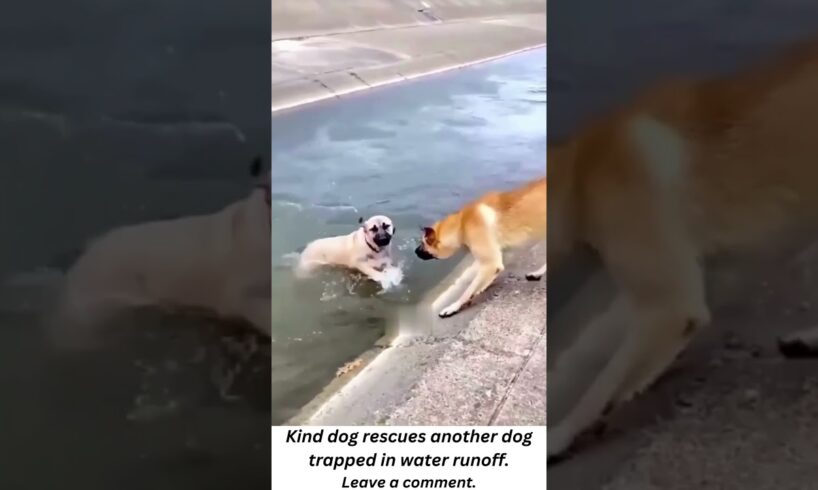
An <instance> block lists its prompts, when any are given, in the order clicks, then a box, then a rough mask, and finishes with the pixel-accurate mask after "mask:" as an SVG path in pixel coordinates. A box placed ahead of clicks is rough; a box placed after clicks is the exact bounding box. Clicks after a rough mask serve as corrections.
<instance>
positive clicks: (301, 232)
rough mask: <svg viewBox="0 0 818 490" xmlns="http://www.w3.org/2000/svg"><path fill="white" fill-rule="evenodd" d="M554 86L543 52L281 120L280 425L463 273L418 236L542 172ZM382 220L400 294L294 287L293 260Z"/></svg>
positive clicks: (332, 273) (276, 386) (347, 277)
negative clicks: (398, 319)
mask: <svg viewBox="0 0 818 490" xmlns="http://www.w3.org/2000/svg"><path fill="white" fill-rule="evenodd" d="M545 77H546V61H545V50H544V49H538V50H533V51H529V52H526V53H522V54H519V55H515V56H513V57H509V58H505V59H502V60H499V61H495V62H492V63H487V64H483V65H477V66H474V67H470V68H467V69H463V70H458V71H454V72H449V73H446V74H442V75H438V76H434V77H431V78H426V79H421V80H418V81H414V82H411V83H405V84H399V85H396V86H390V87H383V88H378V89H373V90H371V91H368V92H365V93H361V94H356V95H353V96H350V97H347V98H344V99H340V100H336V101H331V102H326V103H320V104H318V105H314V106H308V107H305V108H302V109H299V110H297V111H292V112H288V113H282V114H275V115H274V116H273V120H272V122H273V176H272V178H273V184H272V190H273V241H272V244H273V245H272V253H273V261H274V263H277V264H278V267H275V266H274V271H273V308H274V310H273V311H274V320H273V339H274V340H273V347H272V361H273V374H272V382H273V421H274V423H280V422H282V421H284V420H286V419H287V418H288V417H290V416H292V415H294V414H295V413H296V411H297V410H298V408H300V407H301V406H302V405H303V404H304V403H305V402H307V401H309V399H310V398H312V397H313V396H314V395H315V394H317V392H318V391H319V390H320V389H321V387H323V386H324V385H325V384H326V383H327V382H328V381H329V380H330V379H332V377H333V376H334V374H335V371H336V370H337V368H338V367H340V366H341V365H342V364H343V363H344V362H347V361H349V360H352V359H354V358H355V357H356V356H357V355H359V354H360V353H361V352H363V351H364V350H366V349H368V348H369V347H371V346H372V344H373V342H374V341H375V340H376V339H377V338H379V337H380V336H381V335H382V334H383V333H384V331H385V329H386V328H387V327H388V325H389V322H390V319H391V318H392V316H393V315H394V314H395V312H396V311H397V309H398V307H400V306H406V305H412V304H415V303H416V302H417V301H418V300H419V299H420V298H421V297H422V296H423V294H424V293H425V292H426V291H428V290H429V289H430V288H431V287H432V286H434V285H435V284H437V283H438V282H439V281H440V280H441V279H442V278H443V277H444V276H445V274H446V273H448V272H449V271H450V270H451V268H452V267H453V266H455V265H456V263H457V260H456V259H451V260H449V261H439V262H421V261H419V260H418V259H416V258H415V257H414V254H413V250H414V248H415V247H416V246H417V240H418V237H419V230H418V227H419V226H421V225H427V224H431V223H432V222H433V221H435V220H437V219H439V218H441V217H442V216H444V215H445V214H448V213H449V212H452V211H455V210H457V209H458V208H460V207H461V206H462V205H463V204H465V203H466V202H468V201H469V200H471V199H474V198H476V197H479V196H480V195H481V194H482V193H484V192H486V191H488V190H491V189H502V188H509V187H513V186H514V185H516V184H518V183H520V182H522V181H525V180H528V179H530V178H532V177H535V176H540V175H542V174H543V173H544V171H545V152H546V123H545V121H546V113H545V110H546V91H545ZM374 214H386V215H388V216H389V217H390V218H392V220H393V222H394V224H395V227H396V230H397V233H396V237H395V242H394V245H393V247H394V251H395V255H396V262H397V265H398V266H399V267H400V274H402V276H403V277H402V280H401V281H400V284H399V285H398V286H393V287H390V288H388V289H387V290H383V288H382V287H381V286H380V285H378V284H375V283H373V282H372V281H369V280H366V279H365V278H363V277H361V276H360V275H358V274H355V273H349V272H345V271H339V270H326V271H323V272H322V273H320V274H319V275H318V276H317V277H315V278H311V279H308V280H304V281H296V280H294V278H293V275H292V273H291V271H290V270H289V269H288V266H289V265H290V264H291V263H292V260H293V257H294V255H293V252H294V251H296V250H298V249H300V247H302V246H304V245H305V244H306V243H308V242H309V241H311V240H313V239H316V238H320V237H325V236H332V235H340V234H347V233H349V232H351V231H352V230H354V229H355V228H356V226H357V220H358V218H359V217H360V216H363V217H364V218H368V217H369V216H371V215H374Z"/></svg>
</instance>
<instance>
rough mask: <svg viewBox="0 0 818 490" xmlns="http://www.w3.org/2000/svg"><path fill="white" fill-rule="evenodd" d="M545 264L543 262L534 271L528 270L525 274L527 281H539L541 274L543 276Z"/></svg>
mask: <svg viewBox="0 0 818 490" xmlns="http://www.w3.org/2000/svg"><path fill="white" fill-rule="evenodd" d="M547 266H548V264H543V265H542V267H540V268H539V269H537V270H535V271H534V272H529V273H528V274H526V275H525V278H526V279H528V280H529V281H539V280H540V279H542V278H543V276H545V269H546V267H547Z"/></svg>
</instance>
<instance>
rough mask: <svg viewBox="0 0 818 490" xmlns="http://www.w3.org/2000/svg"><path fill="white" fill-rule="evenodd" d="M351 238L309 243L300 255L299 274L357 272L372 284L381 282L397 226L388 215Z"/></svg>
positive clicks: (365, 225) (389, 261) (363, 224)
mask: <svg viewBox="0 0 818 490" xmlns="http://www.w3.org/2000/svg"><path fill="white" fill-rule="evenodd" d="M358 223H359V224H360V225H361V226H359V227H358V229H356V230H355V231H353V232H352V233H350V234H348V235H341V236H335V237H329V238H321V239H318V240H315V241H313V242H310V244H308V245H307V246H306V248H304V251H303V252H301V256H300V258H299V261H298V264H297V265H296V275H297V276H298V277H302V278H303V277H306V276H308V275H309V274H310V273H311V272H313V271H314V270H315V269H317V268H319V267H322V266H327V265H330V266H333V265H334V266H341V267H347V268H349V269H355V270H358V271H360V272H362V273H363V274H365V275H366V276H367V277H369V278H370V279H372V280H373V281H378V282H382V281H383V280H384V279H385V270H386V269H387V267H389V266H391V265H392V237H393V236H394V235H395V226H394V225H393V224H392V220H390V219H389V218H388V217H386V216H373V217H371V218H369V219H368V220H366V221H364V220H363V218H360V219H359V220H358Z"/></svg>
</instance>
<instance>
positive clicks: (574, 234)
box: [548, 44, 818, 458]
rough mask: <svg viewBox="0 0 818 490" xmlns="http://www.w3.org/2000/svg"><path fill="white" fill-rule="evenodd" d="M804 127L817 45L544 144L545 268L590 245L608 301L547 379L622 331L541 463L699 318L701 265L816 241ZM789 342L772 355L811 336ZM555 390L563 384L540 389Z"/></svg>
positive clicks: (817, 86)
mask: <svg viewBox="0 0 818 490" xmlns="http://www.w3.org/2000/svg"><path fill="white" fill-rule="evenodd" d="M815 127H818V44H815V45H812V46H809V47H806V48H805V49H802V50H799V51H798V52H796V53H794V54H793V55H792V56H786V57H784V58H783V60H779V61H777V62H775V63H772V64H768V65H766V66H762V67H761V68H759V69H754V70H750V71H748V72H746V73H743V74H739V75H737V76H732V77H729V78H724V79H716V80H706V81H691V82H688V81H678V82H672V83H668V84H665V85H662V86H660V87H658V88H657V89H656V90H653V91H649V92H648V93H646V94H644V95H643V96H642V97H640V98H639V99H637V100H636V101H634V102H633V103H632V104H631V105H629V106H627V107H625V108H623V109H621V110H619V111H617V112H615V113H613V114H610V115H608V116H607V117H604V118H601V119H599V120H598V121H597V122H596V123H595V124H592V125H590V126H588V127H587V128H585V129H584V130H582V131H580V132H579V133H578V134H577V135H576V136H575V137H574V138H571V139H570V140H568V141H567V142H565V143H563V144H561V145H559V146H558V147H555V148H553V149H549V153H548V158H549V161H548V165H549V172H550V174H549V178H550V181H551V200H550V202H549V206H550V208H551V209H550V211H551V216H552V218H551V228H552V229H551V230H550V235H551V236H550V240H549V243H548V248H549V257H548V260H549V261H550V262H551V266H552V271H553V270H555V269H554V267H556V268H557V269H556V270H557V271H559V270H560V269H559V268H560V266H561V265H562V264H563V263H566V259H568V258H569V257H571V256H572V255H573V254H575V253H576V252H577V251H578V250H579V249H580V248H582V247H590V248H591V249H593V250H595V251H596V252H597V253H598V255H599V256H600V258H601V259H602V262H603V264H604V267H605V268H606V269H607V270H608V272H610V274H611V276H612V279H613V281H614V284H616V286H617V288H618V290H619V291H618V293H619V294H618V296H617V297H616V298H615V299H614V301H613V302H612V303H611V304H610V306H609V308H608V309H607V311H605V313H603V314H602V315H601V316H600V317H598V318H596V319H595V320H594V321H593V322H591V323H590V324H589V326H588V328H587V329H586V331H585V332H583V333H582V334H581V336H580V337H579V340H578V341H577V342H576V343H575V344H574V345H573V346H571V347H569V349H568V350H567V351H566V352H565V353H563V354H562V355H561V356H560V357H559V358H558V359H557V363H556V367H555V368H554V370H553V371H552V372H550V373H549V375H548V379H549V380H554V379H562V380H567V379H572V377H573V374H574V373H576V372H579V371H581V366H582V365H583V364H584V363H585V362H586V361H587V359H585V354H584V353H587V352H595V351H597V350H598V349H597V347H598V345H597V343H599V342H607V341H606V340H602V339H609V338H610V335H608V333H609V332H613V331H620V330H621V331H624V332H625V334H624V337H623V338H622V339H621V340H620V342H619V343H618V344H617V345H615V346H614V347H615V349H614V353H613V355H612V357H611V358H610V360H608V362H607V364H606V365H605V366H604V368H603V369H602V370H601V372H600V373H599V374H598V375H597V376H596V377H595V379H594V380H593V381H592V382H591V383H590V385H589V386H588V388H587V389H585V391H584V393H583V394H582V395H581V396H580V397H579V399H578V401H576V402H575V403H573V404H572V405H571V409H570V410H569V411H568V413H567V415H566V416H564V417H563V418H562V419H561V420H559V421H557V423H556V424H550V425H549V429H548V454H549V458H552V457H554V456H558V455H561V454H563V453H564V452H565V451H566V450H567V449H568V448H569V447H570V446H571V444H572V442H573V441H574V440H575V438H576V437H577V435H578V434H579V433H580V432H581V431H583V430H586V429H588V428H589V427H591V426H592V424H594V422H596V421H597V419H598V418H599V417H600V416H602V415H603V414H604V413H606V412H607V410H610V409H611V408H613V407H615V406H616V405H618V404H621V403H623V402H625V401H628V400H629V399H631V398H632V397H634V396H635V395H637V394H639V393H640V392H642V391H644V390H645V389H647V388H648V387H649V386H650V385H651V384H652V383H653V382H654V380H656V379H657V378H658V377H659V376H660V375H661V374H662V373H663V372H664V371H665V370H666V369H667V368H668V366H669V365H670V364H671V363H672V362H673V360H674V359H675V358H676V356H677V355H678V354H679V353H680V352H681V351H682V350H683V349H684V348H685V346H686V345H687V343H688V342H689V340H690V339H691V338H692V337H693V335H694V334H695V333H696V332H697V331H698V330H700V329H702V328H703V327H704V326H706V325H707V324H708V323H709V322H710V310H709V308H708V304H707V302H706V300H705V288H704V281H703V276H704V271H703V259H705V258H707V257H710V256H712V255H713V254H714V253H716V252H722V251H740V250H745V251H748V252H751V253H754V254H756V253H761V252H764V253H769V252H770V251H772V250H773V249H778V247H784V248H786V247H788V246H790V245H797V246H803V245H806V244H808V243H809V241H806V242H805V237H806V238H809V235H811V239H812V240H814V239H815V236H816V235H815V234H814V233H815V231H816V230H817V229H818V138H816V137H815V134H814V128H815ZM808 230H811V231H808ZM789 231H792V233H789ZM804 231H807V233H806V234H805V233H803V232H804ZM799 244H800V245H799ZM800 335H801V336H802V337H803V338H801V339H800V340H799V339H797V338H795V339H792V338H790V339H787V340H786V341H785V342H784V343H783V344H782V350H786V349H787V348H790V349H798V345H799V344H800V345H801V346H802V347H803V348H804V349H801V350H808V348H809V347H810V345H811V344H815V343H818V342H817V341H816V338H818V337H816V335H815V331H814V330H813V331H810V330H805V331H803V332H802V333H801V334H800ZM558 383H559V382H558ZM549 388H550V387H549ZM555 396H556V397H557V398H556V399H555V400H560V399H561V397H562V396H563V395H562V390H559V389H557V390H551V389H549V397H550V398H552V399H554V397H555Z"/></svg>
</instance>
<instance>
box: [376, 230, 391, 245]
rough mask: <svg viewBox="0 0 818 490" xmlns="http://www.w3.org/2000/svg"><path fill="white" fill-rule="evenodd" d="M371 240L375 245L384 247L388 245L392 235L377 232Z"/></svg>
mask: <svg viewBox="0 0 818 490" xmlns="http://www.w3.org/2000/svg"><path fill="white" fill-rule="evenodd" d="M372 241H373V242H375V245H377V246H378V247H385V246H387V245H389V242H391V241H392V235H389V234H386V233H383V234H377V235H375V238H373V239H372Z"/></svg>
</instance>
